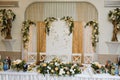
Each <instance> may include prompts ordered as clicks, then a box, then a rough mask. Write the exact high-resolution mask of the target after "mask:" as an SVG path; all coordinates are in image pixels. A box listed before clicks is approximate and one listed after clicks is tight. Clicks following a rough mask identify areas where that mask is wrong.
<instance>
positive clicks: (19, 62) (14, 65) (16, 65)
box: [11, 59, 26, 71]
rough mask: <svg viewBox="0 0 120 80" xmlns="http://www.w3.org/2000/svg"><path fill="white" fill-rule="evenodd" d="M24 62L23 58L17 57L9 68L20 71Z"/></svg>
mask: <svg viewBox="0 0 120 80" xmlns="http://www.w3.org/2000/svg"><path fill="white" fill-rule="evenodd" d="M25 64H26V62H25V61H24V60H20V59H17V60H15V61H13V62H12V64H11V68H12V69H13V70H17V71H20V70H23V67H24V65H25Z"/></svg>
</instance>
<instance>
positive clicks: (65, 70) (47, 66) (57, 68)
mask: <svg viewBox="0 0 120 80" xmlns="http://www.w3.org/2000/svg"><path fill="white" fill-rule="evenodd" d="M37 71H38V72H39V73H41V74H43V75H45V74H55V75H58V76H62V75H64V76H65V75H69V76H72V75H75V74H80V73H81V70H80V68H79V65H78V64H73V63H66V64H65V63H62V62H61V61H60V60H59V59H58V58H54V59H53V60H52V61H50V62H49V63H41V64H40V66H39V67H38V68H37Z"/></svg>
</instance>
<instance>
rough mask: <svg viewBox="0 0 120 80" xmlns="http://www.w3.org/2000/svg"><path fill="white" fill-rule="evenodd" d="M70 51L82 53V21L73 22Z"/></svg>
mask: <svg viewBox="0 0 120 80" xmlns="http://www.w3.org/2000/svg"><path fill="white" fill-rule="evenodd" d="M72 53H80V54H83V23H82V22H78V21H75V22H74V29H73V42H72ZM82 56H83V55H82Z"/></svg>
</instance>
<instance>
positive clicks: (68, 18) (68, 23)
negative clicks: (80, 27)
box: [60, 16, 74, 35]
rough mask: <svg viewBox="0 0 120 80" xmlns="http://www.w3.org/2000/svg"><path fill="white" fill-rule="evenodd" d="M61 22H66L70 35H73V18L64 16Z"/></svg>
mask: <svg viewBox="0 0 120 80" xmlns="http://www.w3.org/2000/svg"><path fill="white" fill-rule="evenodd" d="M60 20H64V21H65V22H66V24H67V25H68V26H69V31H70V33H69V35H70V34H71V33H72V31H73V27H74V22H73V18H72V17H70V16H66V17H65V16H64V17H63V18H61V19H60Z"/></svg>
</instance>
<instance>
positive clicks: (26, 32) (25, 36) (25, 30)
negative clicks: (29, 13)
mask: <svg viewBox="0 0 120 80" xmlns="http://www.w3.org/2000/svg"><path fill="white" fill-rule="evenodd" d="M33 24H34V25H35V23H34V22H33V21H31V20H26V21H24V22H23V28H22V30H21V31H22V37H23V40H22V41H23V47H24V48H25V49H28V43H29V28H30V26H31V25H33Z"/></svg>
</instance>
